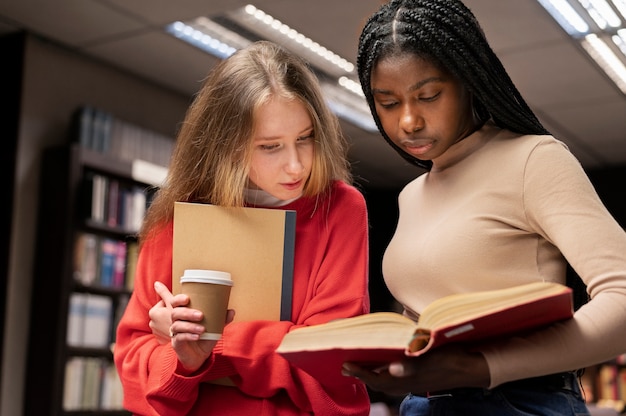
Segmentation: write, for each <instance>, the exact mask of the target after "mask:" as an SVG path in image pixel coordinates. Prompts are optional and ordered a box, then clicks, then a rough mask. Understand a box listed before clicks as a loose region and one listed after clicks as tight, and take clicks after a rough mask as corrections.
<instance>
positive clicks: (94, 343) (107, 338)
mask: <svg viewBox="0 0 626 416" xmlns="http://www.w3.org/2000/svg"><path fill="white" fill-rule="evenodd" d="M116 299H117V300H116V302H115V303H114V302H113V298H112V297H111V296H106V295H98V294H94V293H84V292H72V293H70V297H69V306H68V314H67V333H66V342H67V345H68V346H71V347H84V348H102V349H105V348H109V347H110V346H111V345H112V344H113V342H114V341H115V329H116V328H117V323H118V322H119V320H120V318H121V316H122V313H123V312H124V309H126V305H127V304H128V299H129V295H127V294H123V295H119V296H118V297H117V298H116Z"/></svg>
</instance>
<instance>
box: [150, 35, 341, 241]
mask: <svg viewBox="0 0 626 416" xmlns="http://www.w3.org/2000/svg"><path fill="white" fill-rule="evenodd" d="M273 96H281V97H284V98H287V99H296V100H299V101H301V102H302V103H303V104H304V106H305V107H306V109H307V111H308V112H309V115H310V117H311V121H312V123H313V128H314V132H315V152H314V161H313V168H312V171H311V176H310V177H309V179H308V181H307V183H306V185H305V187H304V196H315V195H319V194H321V193H324V192H325V191H326V190H328V189H329V187H330V185H331V183H332V181H333V180H336V179H338V180H343V181H345V182H347V183H351V180H352V178H351V175H350V168H349V163H348V161H347V142H346V140H345V138H344V136H343V135H342V133H341V129H340V127H339V122H338V120H337V117H336V116H335V115H334V114H333V113H331V111H330V110H329V108H328V106H327V105H326V103H325V102H324V99H323V96H322V91H321V88H320V85H319V81H318V79H317V77H316V76H315V74H314V73H313V72H312V71H311V69H310V68H309V67H308V66H307V64H306V63H305V62H304V61H303V60H302V59H300V58H298V57H297V56H295V55H294V54H291V53H290V52H288V51H287V50H285V49H284V48H282V47H280V46H278V45H276V44H273V43H271V42H267V41H259V42H255V43H253V44H252V45H250V46H248V47H246V48H244V49H241V50H239V51H237V52H235V53H234V54H233V55H231V56H230V57H229V58H227V59H225V60H223V61H221V62H220V63H219V64H217V65H216V66H215V67H214V68H213V69H212V70H211V71H210V72H209V74H208V76H207V78H206V79H205V81H204V83H203V85H202V88H201V89H200V91H199V92H198V94H197V95H196V96H195V98H194V101H193V103H192V104H191V106H190V107H189V109H188V110H187V114H186V115H185V119H184V121H183V123H182V125H181V128H180V131H179V132H178V135H177V138H176V145H175V148H174V151H173V154H172V158H171V161H170V166H169V172H168V176H167V179H166V181H165V184H164V185H163V186H162V188H161V189H159V190H158V192H157V193H156V196H155V198H154V200H153V202H152V204H151V206H150V208H149V210H148V212H147V214H146V218H145V221H144V224H143V226H142V229H141V232H140V239H144V238H145V237H146V236H147V234H148V233H149V232H150V231H151V230H153V229H154V228H155V227H156V226H158V225H159V224H163V223H165V222H167V221H169V220H171V219H172V218H173V213H174V202H176V201H183V202H201V203H209V204H215V205H222V206H230V207H238V206H243V205H244V203H245V202H244V189H245V186H246V184H247V181H248V173H249V167H250V160H251V153H252V149H253V146H252V138H253V134H254V129H255V114H256V112H257V109H258V108H259V107H260V106H262V105H263V104H264V103H266V102H268V101H269V100H270V99H271V98H272V97H273ZM285 117H289V114H285Z"/></svg>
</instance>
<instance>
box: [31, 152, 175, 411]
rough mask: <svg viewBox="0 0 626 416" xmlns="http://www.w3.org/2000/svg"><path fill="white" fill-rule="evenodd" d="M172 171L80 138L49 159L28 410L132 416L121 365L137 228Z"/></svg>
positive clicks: (40, 227) (35, 285)
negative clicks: (118, 357)
mask: <svg viewBox="0 0 626 416" xmlns="http://www.w3.org/2000/svg"><path fill="white" fill-rule="evenodd" d="M165 173H166V169H165V168H164V167H160V166H157V165H154V164H153V163H150V162H146V161H137V160H124V159H120V158H118V157H115V156H112V155H111V154H107V153H104V152H101V151H98V150H95V149H90V148H88V147H86V146H84V145H81V144H80V143H73V144H71V145H67V146H62V147H55V148H50V149H47V150H46V151H45V152H44V154H43V157H42V169H41V179H40V191H39V195H40V196H39V206H38V224H37V243H36V256H35V258H36V264H35V265H34V276H33V288H32V298H31V321H30V327H29V342H28V362H27V369H26V388H25V392H26V393H25V396H26V397H25V403H24V411H25V413H24V414H25V415H26V416H31V415H32V416H34V415H37V416H42V415H55V416H56V415H58V416H62V415H76V416H78V415H112V416H113V415H128V414H129V413H128V412H126V411H125V410H123V408H122V404H121V400H122V393H121V384H120V382H119V377H118V376H117V373H116V371H115V367H114V365H113V352H112V351H113V345H114V341H115V340H114V336H115V327H116V322H117V320H118V319H119V317H120V316H121V313H122V312H123V310H124V307H125V305H126V302H127V301H128V299H129V297H130V294H131V292H132V284H133V281H132V276H133V275H134V274H133V270H134V264H135V261H136V253H137V241H136V237H135V234H136V232H137V230H138V227H139V224H140V223H141V219H142V218H143V213H144V211H145V208H146V206H147V205H148V204H149V201H150V195H151V190H153V189H155V188H156V186H158V185H159V184H160V183H162V180H163V178H164V175H165Z"/></svg>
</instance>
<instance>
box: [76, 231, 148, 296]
mask: <svg viewBox="0 0 626 416" xmlns="http://www.w3.org/2000/svg"><path fill="white" fill-rule="evenodd" d="M136 263H137V242H136V241H132V240H131V241H124V240H116V239H113V238H108V237H105V236H102V235H97V234H94V233H89V232H78V234H77V236H76V239H75V242H74V270H73V274H74V280H75V281H76V282H77V283H80V284H81V285H84V286H101V287H106V288H115V289H126V290H128V291H132V290H133V285H134V276H135V266H136Z"/></svg>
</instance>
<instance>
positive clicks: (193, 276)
mask: <svg viewBox="0 0 626 416" xmlns="http://www.w3.org/2000/svg"><path fill="white" fill-rule="evenodd" d="M180 282H181V283H189V282H194V283H214V284H219V285H228V286H232V285H233V281H232V280H231V278H230V273H228V272H223V271H219V270H201V269H187V270H185V272H184V273H183V275H182V276H181V278H180Z"/></svg>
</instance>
